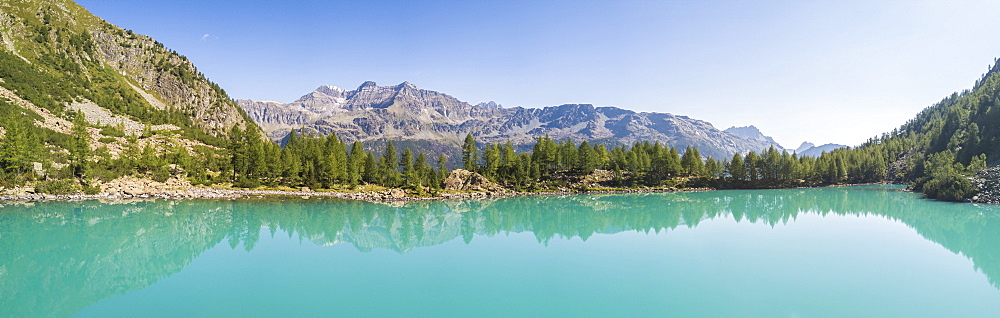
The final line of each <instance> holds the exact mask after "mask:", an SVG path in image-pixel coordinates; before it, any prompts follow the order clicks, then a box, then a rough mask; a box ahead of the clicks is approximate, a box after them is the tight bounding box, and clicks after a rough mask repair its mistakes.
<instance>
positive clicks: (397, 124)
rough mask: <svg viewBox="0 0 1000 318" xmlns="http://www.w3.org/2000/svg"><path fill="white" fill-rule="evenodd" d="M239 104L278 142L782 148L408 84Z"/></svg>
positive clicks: (707, 130)
mask: <svg viewBox="0 0 1000 318" xmlns="http://www.w3.org/2000/svg"><path fill="white" fill-rule="evenodd" d="M237 103H238V104H239V105H240V106H241V107H242V108H243V109H244V110H245V111H246V112H247V114H248V115H249V116H250V118H252V119H253V120H254V121H255V122H257V123H258V124H259V125H260V126H261V128H262V129H263V130H264V131H265V133H267V134H268V135H269V136H270V137H271V138H272V139H274V140H281V139H282V138H284V137H285V136H286V135H287V134H288V133H289V131H290V130H292V129H295V130H299V131H302V132H303V133H307V134H308V133H316V134H319V135H327V134H331V133H335V134H336V135H337V136H338V137H339V138H341V139H342V140H347V141H356V140H358V141H365V142H374V141H377V140H384V139H388V140H396V141H404V142H405V141H408V142H411V143H413V142H423V143H425V144H432V145H434V146H435V147H436V148H439V149H446V150H447V149H451V152H457V151H458V147H459V145H460V142H461V140H462V139H463V138H464V137H465V135H466V134H472V135H473V136H475V137H476V139H477V141H480V142H487V143H497V142H506V141H508V140H509V141H511V142H512V143H513V144H515V145H517V146H521V147H522V149H523V150H527V148H526V147H528V146H529V145H530V144H532V143H533V142H534V141H535V140H536V139H537V138H538V137H539V136H544V135H548V136H549V137H551V138H553V139H557V140H559V139H566V138H570V139H573V140H575V141H584V140H586V141H589V142H592V143H593V142H597V143H603V144H606V145H610V146H613V145H623V144H625V145H629V144H632V143H634V142H638V141H649V142H660V143H664V144H667V145H670V146H672V147H676V148H679V149H681V150H683V149H684V148H685V147H687V146H694V147H697V148H698V149H699V151H700V152H701V153H702V154H703V155H706V156H711V157H715V158H727V157H729V156H731V155H732V154H734V153H746V152H749V151H760V150H763V149H766V148H768V147H771V146H775V147H778V148H780V145H778V144H777V143H776V142H774V140H773V139H771V138H770V137H758V136H753V137H745V136H743V135H741V132H740V131H737V132H736V133H733V132H729V131H722V130H719V129H717V128H715V127H714V126H712V124H711V123H709V122H706V121H702V120H697V119H693V118H690V117H687V116H679V115H673V114H669V113H653V112H635V111H631V110H627V109H622V108H618V107H595V106H594V105H591V104H565V105H559V106H551V107H543V108H525V107H510V108H505V107H502V106H501V105H498V104H496V103H494V102H487V103H480V104H477V105H472V104H469V103H467V102H464V101H461V100H458V99H457V98H455V97H452V96H450V95H447V94H444V93H440V92H436V91H431V90H426V89H421V88H418V87H416V86H415V85H413V84H411V83H408V82H404V83H401V84H399V85H394V86H378V85H376V83H375V82H370V81H369V82H365V83H363V84H361V86H359V87H358V88H357V89H354V90H346V89H342V88H338V87H335V86H320V87H319V88H317V89H316V90H314V91H313V92H310V93H308V94H306V95H303V96H302V97H301V98H299V99H298V100H296V101H294V102H291V103H281V102H276V101H253V100H237ZM753 130H755V131H756V128H753ZM757 133H758V134H759V133H760V132H759V131H757ZM761 136H762V135H761Z"/></svg>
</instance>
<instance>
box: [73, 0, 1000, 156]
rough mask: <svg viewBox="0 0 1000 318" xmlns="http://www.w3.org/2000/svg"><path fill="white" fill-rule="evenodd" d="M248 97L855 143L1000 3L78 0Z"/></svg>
mask: <svg viewBox="0 0 1000 318" xmlns="http://www.w3.org/2000/svg"><path fill="white" fill-rule="evenodd" d="M79 2H80V4H82V5H84V6H85V7H87V8H88V9H90V11H91V12H93V13H94V14H96V15H98V16H101V17H103V18H104V19H105V20H107V21H109V22H111V23H114V24H116V25H118V26H121V27H123V28H126V29H132V30H134V31H136V32H138V33H141V34H146V35H150V36H152V37H154V38H156V39H157V40H159V41H160V42H163V43H164V44H166V45H167V46H168V47H169V48H172V49H174V50H177V51H178V52H180V53H181V54H184V55H186V56H188V57H189V58H190V59H191V60H192V61H194V62H195V64H196V65H197V66H198V67H199V69H200V70H201V71H202V72H204V73H205V74H206V75H207V76H208V77H209V78H210V79H212V80H213V81H215V82H217V83H219V84H220V85H222V87H223V88H225V89H226V90H227V91H228V92H229V94H230V95H231V96H232V97H233V98H242V99H258V100H278V101H283V102H290V101H293V100H295V99H296V98H298V97H299V96H301V95H304V94H305V93H308V92H310V91H312V90H313V89H315V88H316V87H318V86H320V85H325V84H329V85H336V86H340V87H344V88H349V89H353V88H356V87H357V86H358V85H360V84H361V83H362V82H363V81H367V80H372V81H376V82H378V83H379V85H394V84H398V83H400V82H403V81H409V82H411V83H414V84H416V85H417V86H419V87H421V88H426V89H431V90H436V91H441V92H444V93H447V94H450V95H452V96H455V97H457V98H459V99H461V100H464V101H467V102H470V103H473V104H475V103H478V102H482V101H489V100H493V101H496V102H498V103H501V104H503V105H504V106H508V107H509V106H525V107H542V106H553V105H559V104H565V103H591V104H595V105H599V106H619V107H623V108H627V109H632V110H636V111H655V112H669V113H674V114H679V115H688V116H691V117H693V118H697V119H703V120H707V121H709V122H711V123H713V124H714V125H715V126H716V127H718V128H720V129H724V128H727V127H729V126H733V125H741V126H742V125H749V124H753V125H756V126H757V127H759V128H760V129H761V130H762V131H763V132H764V133H765V134H767V135H771V136H773V137H775V138H776V139H777V140H778V142H780V143H781V144H782V145H784V146H785V147H790V148H795V147H796V146H798V144H799V143H801V142H802V141H811V142H814V143H817V144H820V143H828V142H832V143H841V144H848V145H856V144H859V143H861V142H863V141H864V140H866V139H867V138H869V137H873V136H876V135H878V134H880V133H882V132H886V131H889V130H891V129H892V128H895V127H898V126H899V125H901V124H903V123H904V122H905V121H906V120H907V119H910V118H912V117H913V116H914V115H915V114H916V113H917V112H918V111H920V110H921V109H923V108H924V107H927V106H930V105H931V104H933V103H935V102H937V101H939V100H940V99H941V98H943V97H945V96H947V95H949V94H951V93H952V92H955V91H960V90H963V89H966V88H970V87H971V86H972V85H973V83H974V82H975V80H976V79H977V78H979V76H981V75H982V74H983V73H984V72H986V70H987V67H988V66H989V65H991V64H992V63H993V61H994V58H995V57H997V56H1000V41H998V40H996V31H997V30H1000V19H997V18H996V13H997V12H1000V2H996V1H982V2H963V1H829V2H820V1H785V2H779V1H718V2H714V1H399V2H395V1H351V2H346V1H210V0H208V1H206V0H201V1H190V0H169V1H168V0H143V1H134V0H80V1H79Z"/></svg>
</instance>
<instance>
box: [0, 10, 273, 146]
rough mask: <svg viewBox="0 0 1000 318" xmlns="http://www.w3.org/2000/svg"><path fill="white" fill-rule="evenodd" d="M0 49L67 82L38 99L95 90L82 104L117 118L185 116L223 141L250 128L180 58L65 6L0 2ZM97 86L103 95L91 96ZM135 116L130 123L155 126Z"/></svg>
mask: <svg viewBox="0 0 1000 318" xmlns="http://www.w3.org/2000/svg"><path fill="white" fill-rule="evenodd" d="M0 44H3V45H0V51H3V52H6V53H10V54H11V56H15V57H16V59H7V60H5V61H4V62H5V63H21V62H23V63H27V64H31V65H33V66H34V67H38V68H39V69H40V70H42V71H45V72H49V73H52V74H56V75H59V76H63V77H62V78H71V79H73V80H72V81H67V83H63V84H59V85H62V86H59V85H56V86H53V87H45V89H46V90H52V91H53V92H45V91H42V92H40V93H50V94H52V95H55V96H59V95H60V94H61V92H66V91H69V92H71V94H78V93H80V92H83V91H97V92H100V94H98V93H93V95H94V97H96V96H98V95H100V96H102V97H103V98H90V99H91V100H92V102H84V103H83V104H94V105H96V106H99V107H103V108H106V109H109V110H112V111H113V112H115V115H123V114H122V112H124V109H125V108H126V107H125V106H124V105H126V104H127V105H128V107H127V108H131V109H132V112H133V113H135V114H138V113H140V112H138V111H135V109H136V108H140V107H148V108H149V109H151V110H152V109H156V110H168V111H172V112H175V113H176V115H175V118H173V119H171V120H179V119H177V118H180V117H185V119H184V121H190V123H191V125H192V126H194V127H197V128H199V129H202V130H204V132H206V133H208V134H210V135H215V136H220V135H225V134H226V133H228V131H229V129H230V128H231V127H233V126H240V127H246V126H248V125H249V126H252V125H253V123H252V121H251V120H250V119H249V117H247V116H246V114H245V112H243V110H242V108H240V107H239V106H238V105H237V104H236V103H235V102H234V101H233V100H232V99H230V98H229V96H227V94H226V93H225V91H223V90H222V88H221V87H219V86H218V85H216V84H215V83H212V82H210V81H209V80H208V79H207V78H206V77H205V76H204V75H203V74H202V73H201V72H199V71H198V69H197V68H195V66H194V64H193V63H192V62H191V61H190V60H188V58H187V57H185V56H183V55H180V54H179V53H177V52H175V51H173V50H170V49H169V48H167V47H165V46H164V45H163V44H162V43H160V42H157V41H156V40H154V39H153V38H151V37H149V36H145V35H141V34H136V33H134V32H132V31H131V30H125V29H123V28H120V27H118V26H115V25H113V24H111V23H108V22H107V21H104V20H102V19H101V18H99V17H96V16H94V15H93V14H91V13H90V12H88V11H87V9H86V8H84V7H82V6H80V5H79V4H77V3H74V2H73V1H71V0H11V1H3V2H0ZM53 57H55V58H53ZM3 80H4V81H8V82H6V83H4V82H0V86H5V87H7V88H8V89H10V88H11V87H16V85H17V84H19V83H17V82H16V81H17V80H18V79H17V78H16V77H8V78H4V79H3ZM86 83H90V84H89V85H91V86H94V87H90V86H86V85H85V84H86ZM98 84H100V85H101V86H100V87H103V88H102V89H103V90H102V89H96V87H98V86H96V85H98ZM12 90H13V89H12ZM17 94H22V92H17ZM21 97H24V98H26V99H31V98H29V97H36V95H26V96H21ZM70 97H73V96H70ZM79 97H80V96H76V98H73V100H79ZM8 99H9V98H8ZM33 102H35V103H36V104H37V101H33ZM39 106H42V107H45V105H39ZM26 108H27V107H26ZM48 108H51V106H49V107H48ZM36 112H37V111H36ZM135 114H133V115H135ZM56 115H59V114H56ZM133 117H134V116H133ZM140 117H141V118H134V119H136V120H139V121H147V122H144V124H155V123H150V122H148V121H149V120H148V119H149V118H145V117H144V116H140ZM88 120H89V119H88ZM117 121H118V122H121V120H117ZM101 122H102V123H105V122H104V121H101ZM126 126H127V125H126Z"/></svg>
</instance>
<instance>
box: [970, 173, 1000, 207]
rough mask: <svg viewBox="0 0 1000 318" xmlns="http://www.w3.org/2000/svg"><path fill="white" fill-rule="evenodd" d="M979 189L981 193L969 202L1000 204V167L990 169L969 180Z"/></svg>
mask: <svg viewBox="0 0 1000 318" xmlns="http://www.w3.org/2000/svg"><path fill="white" fill-rule="evenodd" d="M969 180H970V181H972V184H973V185H975V186H976V188H979V193H977V194H976V195H975V196H973V197H972V199H970V200H969V201H971V202H974V203H987V204H1000V166H998V167H989V168H986V170H983V171H980V172H979V173H977V174H976V176H974V177H972V178H969Z"/></svg>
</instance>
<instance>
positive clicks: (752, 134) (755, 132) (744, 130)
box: [724, 125, 784, 149]
mask: <svg viewBox="0 0 1000 318" xmlns="http://www.w3.org/2000/svg"><path fill="white" fill-rule="evenodd" d="M724 131H725V132H727V133H730V134H733V135H737V136H740V137H742V138H746V139H753V140H760V141H764V142H767V143H770V144H771V145H772V146H774V147H775V148H777V149H784V148H783V147H781V145H779V144H778V142H777V141H774V138H771V137H769V136H765V135H764V133H762V132H760V129H757V127H756V126H754V125H749V126H745V127H735V126H734V127H729V128H726V130H724Z"/></svg>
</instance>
